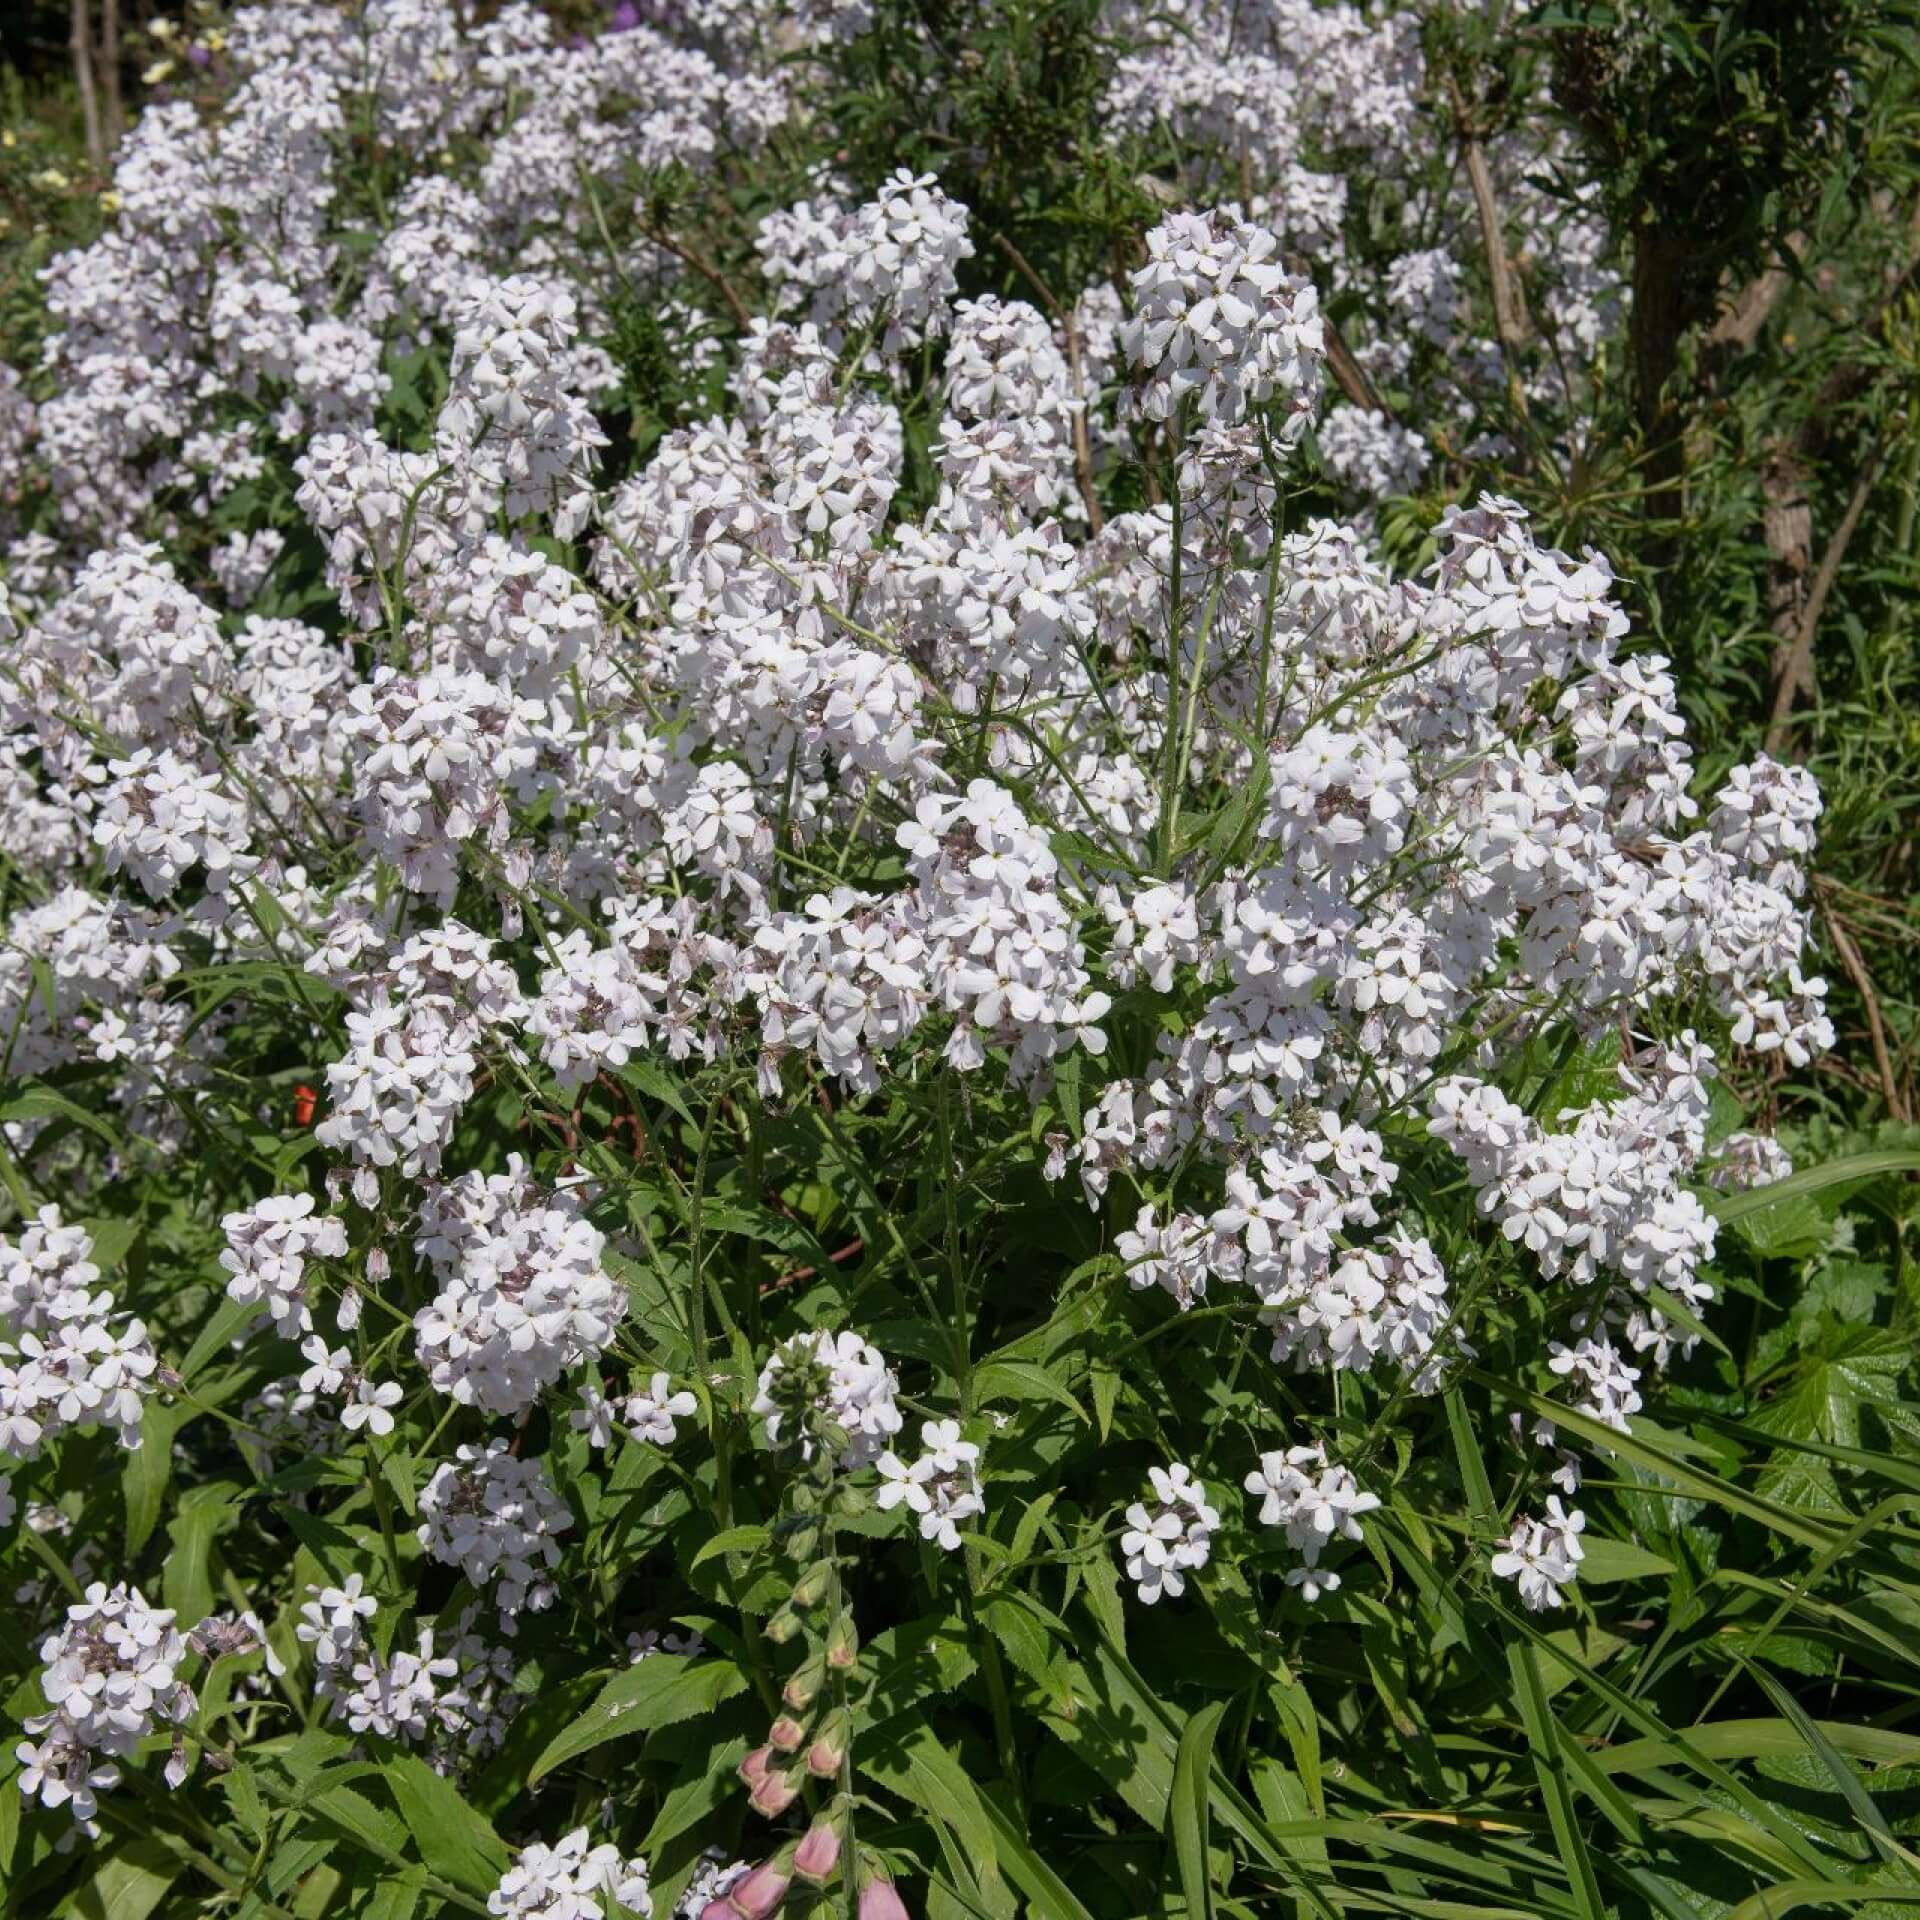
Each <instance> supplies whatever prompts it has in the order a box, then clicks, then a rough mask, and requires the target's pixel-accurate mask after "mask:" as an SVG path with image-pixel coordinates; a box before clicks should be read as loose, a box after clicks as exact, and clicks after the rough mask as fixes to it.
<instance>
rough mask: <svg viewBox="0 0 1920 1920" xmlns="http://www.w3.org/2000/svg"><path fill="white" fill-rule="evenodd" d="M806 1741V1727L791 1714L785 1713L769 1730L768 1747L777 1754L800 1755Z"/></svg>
mask: <svg viewBox="0 0 1920 1920" xmlns="http://www.w3.org/2000/svg"><path fill="white" fill-rule="evenodd" d="M806 1739H807V1730H806V1727H805V1726H804V1725H803V1724H802V1723H801V1722H800V1721H798V1720H796V1719H795V1718H794V1717H793V1715H792V1714H790V1713H783V1714H782V1715H781V1716H780V1718H779V1719H778V1720H776V1721H775V1722H774V1723H773V1725H772V1726H771V1727H770V1728H768V1730H767V1745H768V1746H770V1747H772V1748H773V1750H774V1751H775V1752H776V1753H798V1752H799V1751H800V1749H801V1748H802V1747H803V1746H804V1745H805V1744H806Z"/></svg>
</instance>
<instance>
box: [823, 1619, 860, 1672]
mask: <svg viewBox="0 0 1920 1920" xmlns="http://www.w3.org/2000/svg"><path fill="white" fill-rule="evenodd" d="M859 1658H860V1630H859V1629H858V1628H857V1627H856V1626H855V1625H854V1624H853V1615H852V1614H850V1613H843V1614H842V1615H841V1616H840V1618H839V1619H838V1620H836V1621H835V1622H834V1623H833V1631H832V1632H831V1633H830V1634H828V1635H827V1665H828V1666H830V1667H834V1668H837V1669H838V1670H839V1671H841V1672H843V1673H844V1672H845V1671H846V1669H847V1668H849V1667H850V1666H852V1665H853V1663H854V1662H855V1661H856V1660H858V1659H859Z"/></svg>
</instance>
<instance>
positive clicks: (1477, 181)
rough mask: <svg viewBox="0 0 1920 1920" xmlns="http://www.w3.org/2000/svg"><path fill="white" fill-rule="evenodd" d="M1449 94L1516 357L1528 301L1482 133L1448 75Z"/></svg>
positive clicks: (1496, 295)
mask: <svg viewBox="0 0 1920 1920" xmlns="http://www.w3.org/2000/svg"><path fill="white" fill-rule="evenodd" d="M1447 93H1448V96H1449V97H1450V98H1451V100H1452V102H1453V116H1454V123H1455V125H1456V126H1457V127H1458V128H1459V130H1460V152H1461V155H1462V157H1463V158H1464V159H1465V161H1466V163H1467V181H1468V184H1469V185H1470V186H1471V187H1472V188H1473V204H1474V208H1475V210H1476V211H1477V212H1478V214H1479V216H1480V239H1481V243H1482V245H1483V246H1484V247H1485V248H1486V251H1487V277H1488V279H1489V280H1491V281H1492V282H1493V324H1494V327H1495V329H1496V330H1497V332H1498V333H1499V335H1500V345H1501V348H1502V350H1503V351H1504V352H1506V353H1508V354H1513V353H1516V352H1518V350H1519V349H1520V348H1521V347H1523V346H1525V345H1526V341H1527V301H1526V295H1525V294H1524V293H1523V292H1522V291H1521V288H1520V279H1519V276H1518V275H1517V274H1516V273H1515V272H1514V270H1513V262H1512V261H1511V260H1509V259H1508V258H1507V238H1506V234H1505V232H1504V230H1503V229H1502V227H1501V225H1500V203H1499V202H1498V201H1497V200H1496V199H1495V198H1494V193H1493V173H1492V170H1491V169H1490V168H1489V167H1488V165H1487V150H1486V148H1485V147H1483V146H1482V145H1481V144H1480V129H1479V126H1478V123H1477V122H1476V121H1475V120H1474V118H1473V116H1472V115H1471V114H1470V113H1469V112H1468V111H1467V103H1466V99H1465V97H1464V96H1463V95H1462V94H1461V92H1460V83H1459V81H1458V80H1456V79H1455V78H1454V77H1453V75H1452V74H1448V75H1447Z"/></svg>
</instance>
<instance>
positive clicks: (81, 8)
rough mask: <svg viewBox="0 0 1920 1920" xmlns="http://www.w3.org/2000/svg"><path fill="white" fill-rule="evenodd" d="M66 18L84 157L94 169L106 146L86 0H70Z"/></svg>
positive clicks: (98, 166) (102, 160) (104, 159)
mask: <svg viewBox="0 0 1920 1920" xmlns="http://www.w3.org/2000/svg"><path fill="white" fill-rule="evenodd" d="M68 21H69V29H68V35H67V45H68V47H69V48H71V49H72V52H73V83H74V85H75V86H76V87H78V88H79V90H80V117H81V119H82V120H83V121H84V122H85V123H86V129H87V158H88V159H89V160H90V161H92V163H93V165H94V169H95V171H96V172H97V171H99V170H100V169H102V168H104V167H105V166H106V164H107V147H106V141H105V140H104V139H103V138H102V136H101V131H100V101H99V97H98V95H97V94H96V93H95V92H94V85H93V33H92V29H91V27H90V25H89V23H88V20H87V0H73V5H72V7H71V8H70V9H69V12H68Z"/></svg>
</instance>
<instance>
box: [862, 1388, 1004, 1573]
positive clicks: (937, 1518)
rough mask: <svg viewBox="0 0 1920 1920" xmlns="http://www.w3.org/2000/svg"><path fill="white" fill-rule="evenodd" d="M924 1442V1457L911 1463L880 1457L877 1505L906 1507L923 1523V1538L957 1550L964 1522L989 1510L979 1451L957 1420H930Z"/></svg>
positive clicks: (893, 1455) (922, 1431) (923, 1431)
mask: <svg viewBox="0 0 1920 1920" xmlns="http://www.w3.org/2000/svg"><path fill="white" fill-rule="evenodd" d="M920 1446H921V1452H920V1457H919V1458H918V1459H917V1460H914V1461H911V1462H909V1461H905V1460H902V1459H901V1458H900V1456H899V1455H898V1454H897V1453H892V1452H888V1453H884V1454H882V1455H881V1456H880V1460H879V1467H880V1481H881V1485H880V1491H879V1493H878V1494H877V1495H876V1496H875V1505H877V1506H878V1507H879V1508H880V1510H881V1511H882V1512H883V1513H884V1512H886V1511H888V1510H889V1509H891V1508H894V1507H899V1506H904V1507H905V1508H906V1509H907V1511H908V1512H909V1513H911V1514H912V1515H913V1516H914V1517H915V1518H916V1519H917V1520H918V1521H919V1523H920V1537H921V1538H922V1539H923V1540H931V1541H933V1542H935V1544H936V1545H938V1546H939V1547H940V1548H941V1549H942V1550H943V1551H945V1552H947V1553H957V1552H958V1551H959V1548H960V1527H961V1523H962V1522H963V1521H967V1520H973V1519H977V1518H978V1517H979V1516H980V1515H981V1514H983V1513H984V1512H986V1510H987V1509H986V1501H985V1499H984V1498H983V1496H982V1494H981V1491H980V1449H979V1447H978V1446H977V1445H976V1444H975V1443H974V1442H973V1441H971V1440H963V1439H962V1438H961V1437H960V1423H959V1421H957V1420H929V1421H927V1422H926V1424H925V1425H924V1426H922V1427H921V1429H920Z"/></svg>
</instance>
